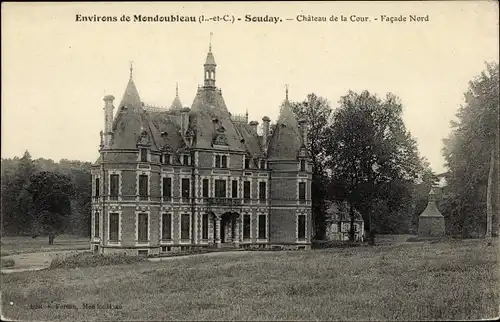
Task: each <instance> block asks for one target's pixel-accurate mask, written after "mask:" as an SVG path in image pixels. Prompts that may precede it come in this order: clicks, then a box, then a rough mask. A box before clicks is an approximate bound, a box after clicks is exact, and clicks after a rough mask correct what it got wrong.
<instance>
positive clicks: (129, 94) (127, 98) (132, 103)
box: [119, 75, 142, 108]
mask: <svg viewBox="0 0 500 322" xmlns="http://www.w3.org/2000/svg"><path fill="white" fill-rule="evenodd" d="M141 105H142V103H141V98H140V97H139V92H137V88H136V87H135V83H134V80H133V79H132V75H130V78H129V80H128V84H127V87H126V88H125V93H124V94H123V97H122V100H121V102H120V105H119V107H120V108H121V107H122V106H126V107H134V108H139V107H141Z"/></svg>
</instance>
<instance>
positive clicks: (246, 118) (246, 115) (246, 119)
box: [245, 108, 248, 123]
mask: <svg viewBox="0 0 500 322" xmlns="http://www.w3.org/2000/svg"><path fill="white" fill-rule="evenodd" d="M245 121H246V122H247V123H248V108H247V109H246V112H245Z"/></svg>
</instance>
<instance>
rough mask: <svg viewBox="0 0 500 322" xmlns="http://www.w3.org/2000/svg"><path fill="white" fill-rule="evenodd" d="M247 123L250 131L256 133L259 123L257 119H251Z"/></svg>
mask: <svg viewBox="0 0 500 322" xmlns="http://www.w3.org/2000/svg"><path fill="white" fill-rule="evenodd" d="M248 125H250V127H251V128H252V131H253V132H254V133H255V134H257V125H259V122H257V121H251V122H250V123H248Z"/></svg>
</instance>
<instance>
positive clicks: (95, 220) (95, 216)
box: [94, 212, 99, 238]
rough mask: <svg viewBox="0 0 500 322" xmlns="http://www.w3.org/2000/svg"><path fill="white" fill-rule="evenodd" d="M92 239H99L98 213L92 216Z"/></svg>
mask: <svg viewBox="0 0 500 322" xmlns="http://www.w3.org/2000/svg"><path fill="white" fill-rule="evenodd" d="M94 237H95V238H99V213H98V212H96V213H95V214H94Z"/></svg>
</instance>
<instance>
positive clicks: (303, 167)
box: [300, 160, 306, 171]
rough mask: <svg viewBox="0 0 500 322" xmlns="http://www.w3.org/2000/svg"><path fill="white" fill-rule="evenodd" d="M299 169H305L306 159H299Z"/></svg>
mask: <svg viewBox="0 0 500 322" xmlns="http://www.w3.org/2000/svg"><path fill="white" fill-rule="evenodd" d="M300 171H306V160H300Z"/></svg>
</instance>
